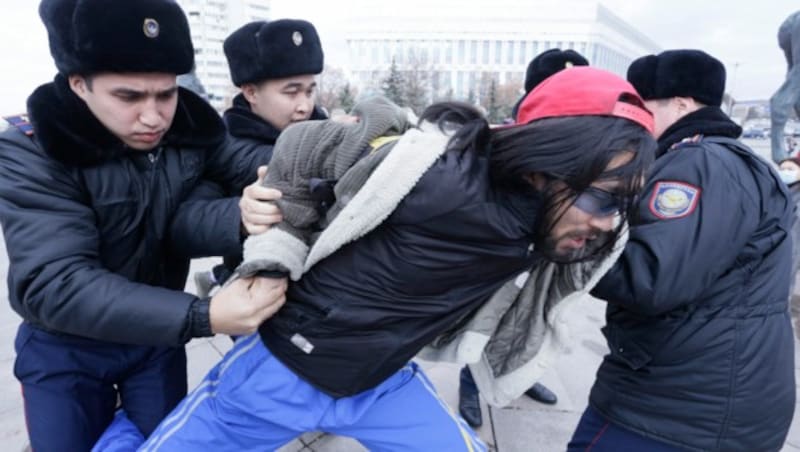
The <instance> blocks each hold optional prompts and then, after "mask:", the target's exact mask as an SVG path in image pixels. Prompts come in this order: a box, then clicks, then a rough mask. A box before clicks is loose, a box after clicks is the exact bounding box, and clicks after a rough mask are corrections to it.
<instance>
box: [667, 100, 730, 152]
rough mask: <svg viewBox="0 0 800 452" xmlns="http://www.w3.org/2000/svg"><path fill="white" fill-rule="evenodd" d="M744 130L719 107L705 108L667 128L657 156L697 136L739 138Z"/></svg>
mask: <svg viewBox="0 0 800 452" xmlns="http://www.w3.org/2000/svg"><path fill="white" fill-rule="evenodd" d="M741 134H742V128H741V127H739V126H738V125H736V123H735V122H733V121H731V118H729V117H728V115H726V114H725V113H723V112H722V110H721V109H720V108H719V107H704V108H701V109H699V110H697V111H694V112H692V113H689V114H688V115H686V116H684V117H683V118H681V119H679V120H678V121H676V122H675V124H672V125H671V126H669V128H667V130H665V131H664V133H663V134H661V137H660V138H659V139H658V151H657V156H660V155H662V154H663V153H665V152H667V151H668V150H669V149H670V148H671V147H672V145H674V144H675V143H678V142H680V141H681V140H683V139H684V138H689V137H692V136H695V135H709V136H713V135H716V136H723V137H730V138H739V135H741Z"/></svg>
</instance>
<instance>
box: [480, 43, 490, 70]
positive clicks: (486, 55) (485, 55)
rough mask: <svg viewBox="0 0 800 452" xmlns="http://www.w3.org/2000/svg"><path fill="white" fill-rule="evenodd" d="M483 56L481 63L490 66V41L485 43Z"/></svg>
mask: <svg viewBox="0 0 800 452" xmlns="http://www.w3.org/2000/svg"><path fill="white" fill-rule="evenodd" d="M482 47H483V52H482V53H483V55H481V63H483V64H489V41H483V46H482Z"/></svg>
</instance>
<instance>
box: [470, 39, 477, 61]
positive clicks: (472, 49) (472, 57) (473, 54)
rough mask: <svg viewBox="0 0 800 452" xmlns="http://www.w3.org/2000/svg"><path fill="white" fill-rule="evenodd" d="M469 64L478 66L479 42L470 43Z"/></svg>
mask: <svg viewBox="0 0 800 452" xmlns="http://www.w3.org/2000/svg"><path fill="white" fill-rule="evenodd" d="M469 63H470V64H478V41H470V42H469Z"/></svg>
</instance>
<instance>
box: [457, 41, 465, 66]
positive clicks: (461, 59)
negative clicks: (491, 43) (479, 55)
mask: <svg viewBox="0 0 800 452" xmlns="http://www.w3.org/2000/svg"><path fill="white" fill-rule="evenodd" d="M466 47H467V41H464V40H463V39H462V40H460V41H458V64H464V63H466V62H467V49H466Z"/></svg>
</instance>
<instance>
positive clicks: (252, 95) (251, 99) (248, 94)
mask: <svg viewBox="0 0 800 452" xmlns="http://www.w3.org/2000/svg"><path fill="white" fill-rule="evenodd" d="M241 89H242V94H243V95H244V98H245V100H246V101H247V103H249V104H254V103H256V91H257V90H258V87H257V86H256V85H255V84H253V83H245V84H244V85H242V88H241Z"/></svg>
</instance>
